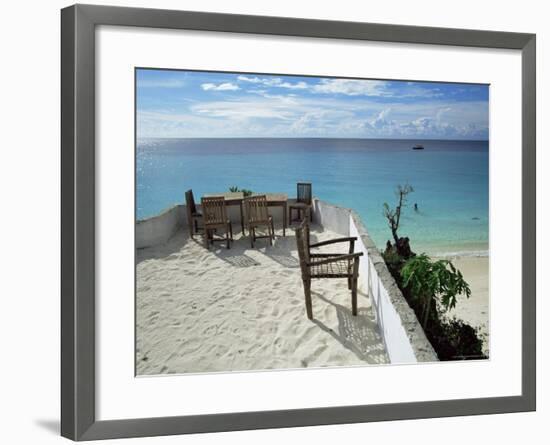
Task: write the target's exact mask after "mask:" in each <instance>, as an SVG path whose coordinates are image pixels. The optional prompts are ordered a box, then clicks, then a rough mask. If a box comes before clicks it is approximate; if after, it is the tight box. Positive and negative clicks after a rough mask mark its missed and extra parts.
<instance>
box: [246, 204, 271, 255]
mask: <svg viewBox="0 0 550 445" xmlns="http://www.w3.org/2000/svg"><path fill="white" fill-rule="evenodd" d="M244 202H245V206H246V215H247V225H248V233H249V235H250V245H251V246H252V247H254V241H256V240H257V239H260V238H269V245H270V246H272V245H273V239H274V238H275V230H274V229H273V217H272V216H271V215H270V214H269V213H268V212H267V198H266V196H265V195H257V196H250V197H247V198H245V200H244ZM262 226H263V227H265V228H266V229H267V233H268V234H267V235H262V236H256V228H258V227H262Z"/></svg>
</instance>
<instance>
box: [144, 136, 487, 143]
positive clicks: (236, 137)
mask: <svg viewBox="0 0 550 445" xmlns="http://www.w3.org/2000/svg"><path fill="white" fill-rule="evenodd" d="M145 139H157V140H158V139H161V140H180V139H193V140H221V139H223V140H226V139H250V140H258V139H263V140H268V139H269V140H272V139H281V140H285V139H286V140H289V139H302V140H304V139H309V140H319V139H321V140H357V141H361V140H364V141H433V142H438V141H458V142H487V143H488V142H489V139H440V138H400V137H396V138H364V137H333V136H330V137H328V136H327V137H322V136H312V137H310V136H276V137H262V136H227V137H226V136H223V137H222V136H177V137H176V136H174V137H171V136H164V137H159V136H138V137H136V140H137V141H139V140H145Z"/></svg>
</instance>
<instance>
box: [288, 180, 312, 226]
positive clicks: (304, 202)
mask: <svg viewBox="0 0 550 445" xmlns="http://www.w3.org/2000/svg"><path fill="white" fill-rule="evenodd" d="M296 189H297V190H296V201H295V202H292V203H291V204H289V205H288V225H289V226H290V225H291V224H292V211H293V210H296V211H297V212H298V219H299V220H301V219H303V218H306V217H307V216H308V215H309V217H310V219H311V221H313V212H312V211H311V202H312V199H313V197H312V193H311V183H309V182H299V183H298V184H297V185H296Z"/></svg>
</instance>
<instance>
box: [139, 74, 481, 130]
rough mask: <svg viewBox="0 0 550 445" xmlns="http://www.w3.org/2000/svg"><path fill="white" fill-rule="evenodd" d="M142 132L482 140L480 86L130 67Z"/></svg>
mask: <svg viewBox="0 0 550 445" xmlns="http://www.w3.org/2000/svg"><path fill="white" fill-rule="evenodd" d="M136 79H137V134H138V138H145V137H156V138H159V137H172V138H173V137H180V138H184V137H334V138H345V137H354V138H409V139H415V138H418V139H484V140H485V139H488V135H489V132H488V125H489V124H488V122H489V101H488V98H489V88H488V86H486V85H471V84H451V83H430V82H406V81H382V80H355V79H338V78H323V77H300V76H280V75H264V74H228V73H217V72H206V71H204V72H200V71H199V72H193V71H172V70H150V69H139V70H137V75H136Z"/></svg>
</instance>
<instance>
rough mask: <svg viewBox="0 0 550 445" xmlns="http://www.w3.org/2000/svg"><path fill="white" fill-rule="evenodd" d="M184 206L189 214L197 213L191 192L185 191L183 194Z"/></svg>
mask: <svg viewBox="0 0 550 445" xmlns="http://www.w3.org/2000/svg"><path fill="white" fill-rule="evenodd" d="M185 204H186V205H187V208H188V209H189V211H190V212H191V214H194V213H197V206H196V205H195V198H194V197H193V190H187V191H186V192H185Z"/></svg>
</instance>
